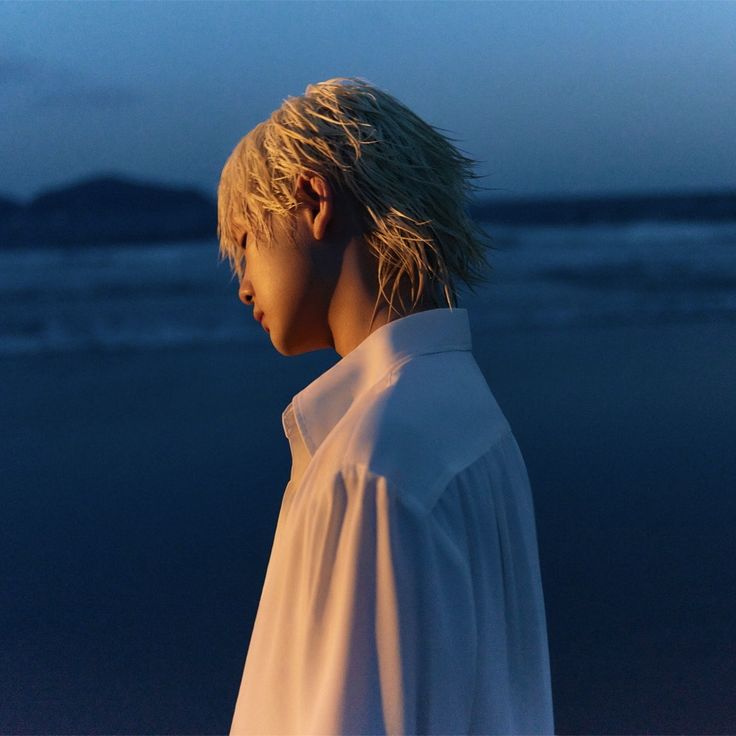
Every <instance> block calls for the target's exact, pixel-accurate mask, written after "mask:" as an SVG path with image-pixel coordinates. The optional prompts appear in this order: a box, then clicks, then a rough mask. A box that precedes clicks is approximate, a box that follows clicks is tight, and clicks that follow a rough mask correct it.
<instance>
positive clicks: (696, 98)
mask: <svg viewBox="0 0 736 736" xmlns="http://www.w3.org/2000/svg"><path fill="white" fill-rule="evenodd" d="M734 39H736V2H671V3H670V2H610V3H609V2H583V3H578V2H541V3H537V2H469V3H466V2H426V3H425V2H388V3H384V2H365V3H364V2H308V1H305V2H242V3H240V2H226V3H220V2H185V3H178V2H113V3H107V2H94V3H93V2H84V3H77V2H52V3H46V2H7V1H6V2H0V172H2V176H1V178H0V194H2V195H5V196H11V197H14V198H19V199H23V200H25V199H27V198H30V197H31V196H33V195H34V194H35V193H37V192H39V191H40V190H42V189H45V188H48V187H57V186H63V185H65V184H68V183H71V182H73V181H75V180H77V179H79V178H86V177H89V176H93V175H97V174H100V173H105V174H109V173H115V174H120V175H125V176H128V177H132V178H135V179H140V180H150V181H154V182H161V183H170V184H181V185H187V186H188V185H193V186H196V187H198V188H200V189H202V190H203V191H204V192H206V193H208V194H210V195H214V193H215V189H216V186H217V180H218V177H219V173H220V171H221V169H222V165H223V164H224V162H225V159H226V158H227V156H228V154H229V152H230V151H231V150H232V148H233V146H234V145H235V144H236V143H237V142H238V140H239V139H240V138H241V137H242V136H243V135H245V134H246V133H247V132H248V130H250V129H251V128H252V127H253V126H254V125H256V124H257V123H258V122H260V121H261V120H263V119H265V118H266V117H268V115H269V114H270V113H271V112H272V111H273V110H274V109H275V108H277V107H278V106H279V105H280V104H281V102H282V101H283V100H284V99H285V98H286V97H287V96H290V95H299V94H302V93H303V92H304V90H305V87H306V86H307V85H308V84H309V83H312V82H318V81H321V80H324V79H328V78H330V77H336V76H360V77H364V78H366V79H368V80H369V81H371V82H373V83H375V84H377V85H378V86H380V87H382V88H384V89H386V90H388V91H389V92H391V93H392V94H394V95H395V96H396V97H398V98H399V99H400V100H402V101H403V102H405V103H406V104H408V105H409V106H410V107H411V108H412V109H414V110H415V111H416V112H417V113H418V114H419V115H421V116H422V117H423V118H424V119H425V120H427V122H429V123H431V124H433V125H435V126H437V127H440V128H443V129H445V131H446V132H447V133H448V134H449V135H451V136H452V137H453V138H455V139H457V142H458V145H459V146H460V148H461V149H462V150H463V151H464V152H465V153H466V154H468V155H470V156H471V157H472V158H474V159H476V160H479V161H480V162H481V163H480V165H479V166H478V169H477V171H478V173H480V174H483V175H484V176H485V177H486V178H485V179H483V180H482V182H481V183H482V184H483V185H484V186H486V187H490V188H499V189H501V190H503V191H502V192H498V195H499V196H500V195H504V196H526V195H537V194H552V193H555V194H556V193H560V194H565V193H570V194H573V193H574V194H595V193H616V192H627V191H635V192H637V191H653V190H664V191H682V190H685V191H690V190H696V189H720V188H733V187H736V166H735V165H734V162H736V42H735V40H734Z"/></svg>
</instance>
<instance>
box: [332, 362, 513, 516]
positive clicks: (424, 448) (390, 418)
mask: <svg viewBox="0 0 736 736" xmlns="http://www.w3.org/2000/svg"><path fill="white" fill-rule="evenodd" d="M350 414H351V416H346V420H348V421H347V423H346V425H347V426H346V429H348V431H347V432H344V433H342V438H341V445H342V446H341V447H340V450H339V451H340V456H341V461H342V465H343V467H344V468H345V469H346V472H348V473H349V474H351V477H353V478H356V473H357V472H358V469H362V470H361V472H363V473H364V474H365V475H364V476H363V477H364V478H365V479H369V478H371V477H372V478H374V479H375V478H383V479H385V481H386V485H387V489H388V492H389V493H392V494H399V495H400V496H401V498H402V500H404V501H406V502H407V503H408V504H410V505H413V506H415V507H424V508H427V509H428V508H430V507H431V506H432V505H433V503H434V501H435V500H436V498H437V495H438V493H440V492H441V490H442V488H443V487H444V486H445V485H446V484H447V483H448V482H449V480H450V479H451V478H452V477H454V476H455V475H456V474H457V473H459V472H460V471H461V470H463V469H464V468H465V467H467V466H468V465H469V464H471V463H472V462H473V461H474V460H476V459H478V458H479V457H480V456H481V455H482V454H483V453H484V452H485V451H487V449H488V448H489V447H490V446H491V445H492V444H493V443H494V441H496V440H497V439H498V438H499V437H501V436H503V435H504V434H505V433H506V432H507V431H508V423H507V422H506V419H505V417H504V415H503V413H502V412H501V409H500V408H499V406H498V404H497V403H496V400H495V398H494V397H493V394H492V392H491V390H490V388H489V386H488V384H487V382H486V380H485V378H484V377H483V374H482V373H481V371H480V369H479V367H478V365H477V363H476V362H475V359H474V358H473V356H472V353H470V352H468V351H450V352H443V353H432V354H427V355H420V356H416V357H414V358H412V359H410V360H408V361H406V362H405V363H403V364H401V365H399V366H397V367H396V368H395V369H394V371H393V372H392V374H391V376H390V379H389V380H388V381H386V382H385V383H383V384H382V385H381V386H380V387H378V388H377V389H376V390H375V391H374V392H369V394H368V395H367V396H366V397H365V398H364V400H363V401H361V402H358V403H357V404H356V405H355V406H354V407H352V408H351V410H350Z"/></svg>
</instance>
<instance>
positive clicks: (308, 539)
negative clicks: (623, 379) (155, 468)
mask: <svg viewBox="0 0 736 736" xmlns="http://www.w3.org/2000/svg"><path fill="white" fill-rule="evenodd" d="M282 420H283V426H284V432H285V435H286V437H287V439H288V440H289V444H290V448H291V453H292V474H291V478H290V480H289V483H288V484H287V487H286V490H285V492H284V495H283V499H282V503H281V509H280V514H279V518H278V522H277V527H276V533H275V536H274V542H273V546H272V550H271V557H270V560H269V564H268V569H267V572H266V578H265V581H264V586H263V591H262V593H261V599H260V603H259V607H258V612H257V615H256V620H255V625H254V628H253V633H252V636H251V641H250V646H249V648H248V652H247V657H246V661H245V668H244V672H243V677H242V680H241V685H240V690H239V694H238V698H237V702H236V706H235V712H234V715H233V720H232V725H231V731H230V733H231V734H260V735H262V736H265V735H267V734H300V735H301V734H314V735H317V734H319V735H320V736H324V735H325V734H512V733H519V734H521V733H523V734H551V733H554V723H553V708H552V693H551V683H550V669H549V656H548V645H547V629H546V620H545V609H544V597H543V591H542V581H541V575H540V568H539V558H538V550H537V538H536V529H535V518H534V507H533V501H532V495H531V489H530V485H529V478H528V476H527V471H526V467H525V464H524V460H523V457H522V455H521V452H520V449H519V447H518V445H517V443H516V440H515V438H514V435H513V433H512V431H511V428H510V427H509V425H508V423H507V421H506V419H505V417H504V415H503V413H502V411H501V409H500V408H499V406H498V404H497V403H496V401H495V399H494V397H493V395H492V393H491V390H490V388H489V387H488V384H487V383H486V380H485V378H484V377H483V374H482V373H481V371H480V369H479V368H478V365H477V363H476V361H475V359H474V358H473V355H472V346H471V335H470V325H469V321H468V314H467V310H465V309H459V308H454V309H433V310H428V311H425V312H418V313H415V314H412V315H409V316H407V317H403V318H401V319H398V320H395V321H394V322H390V323H388V324H387V325H384V326H382V327H380V328H378V329H377V330H376V331H374V332H373V333H371V334H370V335H369V336H368V337H367V338H366V339H365V340H364V341H363V342H362V343H361V344H360V345H358V347H356V348H355V349H354V350H353V351H352V352H350V353H348V354H347V355H346V356H344V357H343V358H342V359H341V360H340V361H338V362H337V363H336V364H335V365H334V366H332V367H331V368H330V369H329V370H328V371H326V372H325V373H323V374H322V375H321V376H320V377H318V378H317V379H316V380H315V381H313V382H312V383H311V384H309V386H307V387H306V388H305V389H303V390H302V391H301V392H299V393H298V394H297V395H296V396H294V398H293V399H292V401H291V403H290V404H289V405H288V406H287V407H286V409H285V410H284V413H283V415H282Z"/></svg>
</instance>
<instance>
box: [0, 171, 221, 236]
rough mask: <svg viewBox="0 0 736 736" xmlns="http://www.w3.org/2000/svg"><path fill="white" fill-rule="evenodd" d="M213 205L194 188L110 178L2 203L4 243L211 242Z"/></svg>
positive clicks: (214, 220)
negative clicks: (24, 202) (19, 201)
mask: <svg viewBox="0 0 736 736" xmlns="http://www.w3.org/2000/svg"><path fill="white" fill-rule="evenodd" d="M216 231H217V208H216V204H215V202H213V201H212V200H211V199H209V198H208V197H206V196H205V195H204V194H202V193H201V192H198V191H196V190H195V189H186V188H173V187H165V186H158V185H155V184H147V183H140V182H135V181H131V180H128V179H123V178H118V177H112V176H106V177H97V178H93V179H88V180H85V181H81V182H79V183H76V184H74V185H72V186H69V187H64V188H61V189H54V190H49V191H46V192H43V193H41V194H40V195H38V196H37V197H35V198H34V199H33V200H32V201H30V202H28V203H27V204H20V203H17V202H12V201H11V200H8V199H2V198H0V243H2V244H3V245H9V246H37V245H52V246H65V245H102V244H107V243H130V242H146V243H150V242H155V241H160V240H178V241H181V240H190V239H195V238H208V237H210V238H213V237H216Z"/></svg>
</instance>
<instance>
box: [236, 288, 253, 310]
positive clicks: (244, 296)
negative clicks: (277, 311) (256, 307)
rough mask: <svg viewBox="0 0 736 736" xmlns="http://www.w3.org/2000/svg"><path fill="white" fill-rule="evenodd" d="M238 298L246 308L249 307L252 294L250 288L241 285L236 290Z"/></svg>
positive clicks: (251, 301)
mask: <svg viewBox="0 0 736 736" xmlns="http://www.w3.org/2000/svg"><path fill="white" fill-rule="evenodd" d="M238 297H239V299H240V301H241V302H243V304H245V306H246V307H249V306H250V305H251V304H252V303H253V294H252V293H251V290H250V287H249V286H248V285H246V284H243V285H241V287H240V289H239V290H238Z"/></svg>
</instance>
